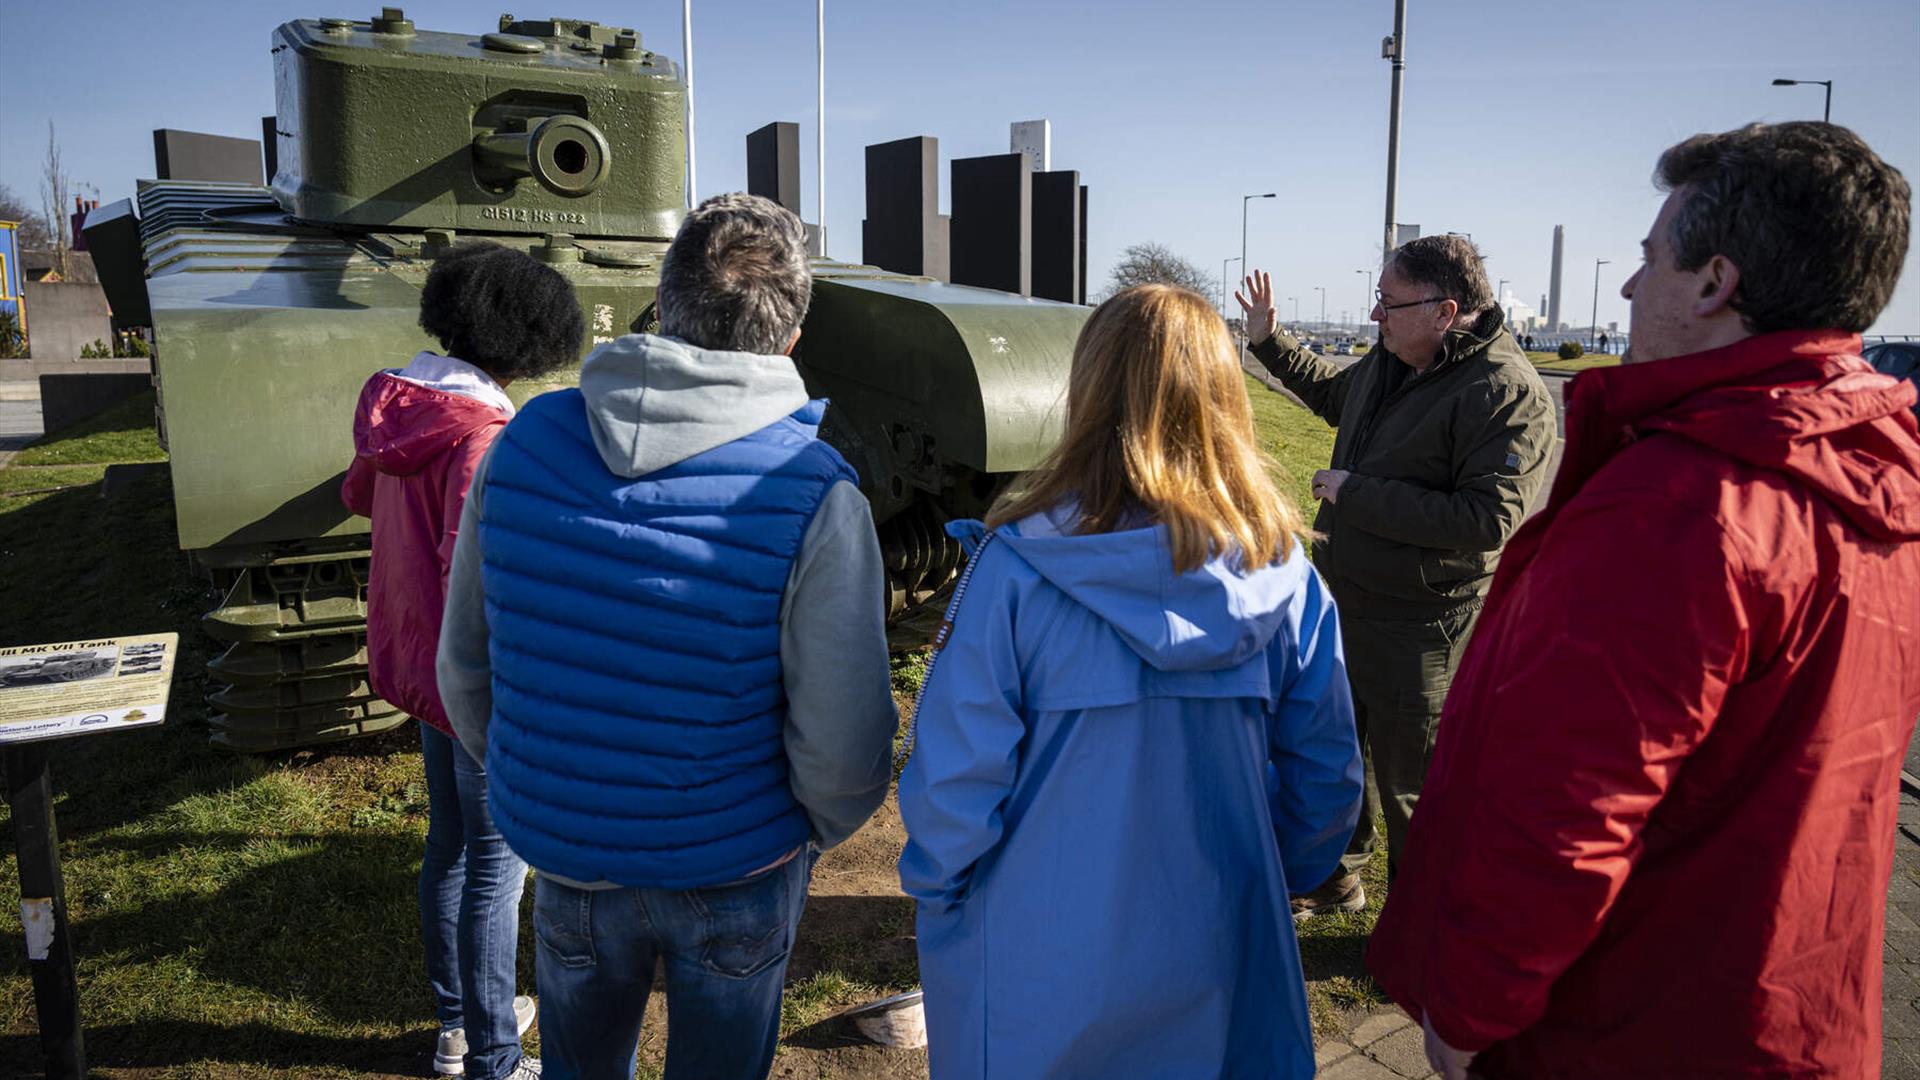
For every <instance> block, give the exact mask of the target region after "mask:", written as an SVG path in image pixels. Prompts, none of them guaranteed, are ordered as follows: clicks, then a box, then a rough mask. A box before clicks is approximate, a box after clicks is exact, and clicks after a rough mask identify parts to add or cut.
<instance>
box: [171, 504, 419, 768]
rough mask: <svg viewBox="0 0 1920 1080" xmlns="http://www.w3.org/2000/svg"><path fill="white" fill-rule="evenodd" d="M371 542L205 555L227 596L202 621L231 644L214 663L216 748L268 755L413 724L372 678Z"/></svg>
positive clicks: (211, 717)
mask: <svg viewBox="0 0 1920 1080" xmlns="http://www.w3.org/2000/svg"><path fill="white" fill-rule="evenodd" d="M368 556H369V551H368V547H367V538H366V537H355V538H352V539H351V540H348V541H345V542H343V541H339V540H335V541H329V542H325V543H324V544H322V543H318V542H316V543H314V544H296V545H291V546H287V547H277V548H275V549H273V550H272V551H264V552H263V551H253V552H246V553H238V554H235V553H221V554H220V555H217V556H216V555H213V554H212V553H205V552H203V553H202V554H201V561H202V562H203V563H205V564H207V567H208V571H209V573H210V574H211V576H212V578H213V583H214V587H215V590H216V591H217V592H218V593H219V594H220V596H221V600H220V603H219V605H218V606H216V607H214V608H213V610H211V611H208V612H207V613H206V614H205V615H203V616H201V619H200V627H201V629H202V630H203V631H204V632H205V633H206V635H207V636H208V637H211V638H213V639H214V640H216V641H220V642H223V643H225V644H226V646H227V648H226V651H225V652H222V653H221V654H220V655H219V656H216V657H214V658H213V659H212V660H210V661H209V662H208V663H207V673H208V675H209V681H208V684H207V686H208V692H207V710H208V718H207V724H208V726H209V727H210V728H211V729H212V741H213V744H214V745H215V746H218V747H220V748H222V749H225V750H234V751H238V752H241V753H265V752H269V751H275V750H290V749H293V748H296V747H302V746H314V745H318V744H322V743H329V742H336V741H338V740H341V739H352V738H357V737H359V736H362V735H374V734H378V733H380V732H382V731H388V730H391V729H393V728H396V727H398V726H400V725H401V724H404V723H406V721H407V715H406V714H405V713H403V712H401V711H400V710H399V709H398V708H396V707H395V706H393V705H390V704H388V703H387V702H385V701H382V700H381V699H380V698H379V697H378V696H377V695H375V694H374V692H373V687H372V685H371V684H370V683H369V682H368V676H367V568H368V565H369V563H368Z"/></svg>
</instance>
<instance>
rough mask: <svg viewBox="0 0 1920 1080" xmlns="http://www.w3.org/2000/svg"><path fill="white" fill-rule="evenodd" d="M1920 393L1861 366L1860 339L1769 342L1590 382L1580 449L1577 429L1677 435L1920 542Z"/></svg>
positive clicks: (1602, 375) (1579, 392) (1810, 336)
mask: <svg viewBox="0 0 1920 1080" xmlns="http://www.w3.org/2000/svg"><path fill="white" fill-rule="evenodd" d="M1589 376H1597V377H1592V378H1590V377H1589ZM1914 393H1915V392H1914V388H1913V386H1912V385H1911V384H1909V383H1906V382H1904V381H1902V380H1898V379H1894V378H1892V377H1890V376H1887V375H1882V374H1880V373H1878V372H1876V371H1874V370H1873V368H1872V367H1871V366H1869V365H1868V364H1867V362H1866V361H1864V360H1862V359H1860V337H1859V335H1857V334H1848V333H1844V332H1842V331H1837V330H1824V331H1782V332H1779V333H1773V334H1761V335H1758V336H1755V337H1751V338H1747V339H1746V340H1744V341H1739V342H1736V343H1734V344H1732V345H1729V346H1726V347H1724V348H1720V349H1713V350H1709V351H1707V352H1703V353H1695V354H1693V355H1691V356H1683V357H1674V358H1672V359H1668V360H1657V361H1653V362H1650V363H1646V364H1636V365H1631V366H1625V367H1620V368H1612V369H1595V370H1593V371H1589V372H1585V373H1582V374H1581V375H1580V376H1579V379H1578V380H1577V381H1576V383H1575V385H1574V387H1573V392H1572V395H1571V397H1570V400H1571V401H1572V406H1571V407H1570V408H1569V410H1568V412H1569V417H1568V425H1567V427H1568V435H1569V442H1568V445H1569V446H1571V445H1572V436H1573V434H1574V432H1575V424H1576V422H1578V423H1579V424H1580V429H1581V431H1582V432H1587V431H1592V433H1593V434H1594V435H1596V436H1599V438H1600V439H1601V440H1602V441H1604V440H1605V438H1606V435H1605V433H1606V432H1608V431H1615V432H1618V431H1624V430H1626V429H1632V430H1636V431H1664V432H1669V433H1672V434H1675V435H1679V436H1682V437H1683V438H1687V439H1691V440H1693V441H1694V442H1697V443H1700V444H1701V445H1703V446H1707V447H1710V448H1712V449H1714V450H1717V451H1719V452H1721V453H1724V454H1726V455H1728V456H1729V457H1733V458H1735V459H1738V460H1740V461H1744V462H1746V463H1748V464H1750V465H1753V466H1755V467H1757V468H1762V469H1769V470H1771V471H1774V472H1779V473H1785V474H1787V475H1788V476H1791V477H1793V478H1794V479H1795V480H1797V481H1799V482H1800V483H1803V484H1805V485H1806V486H1808V487H1810V488H1812V489H1814V490H1815V491H1818V492H1819V493H1820V494H1821V495H1822V496H1823V497H1825V498H1826V499H1827V500H1828V501H1829V502H1831V503H1832V504H1833V505H1834V506H1835V507H1836V508H1837V509H1838V510H1839V511H1840V513H1841V514H1842V515H1844V516H1845V517H1846V518H1847V519H1848V520H1849V521H1851V522H1852V523H1853V524H1854V525H1855V526H1856V527H1858V528H1859V529H1860V530H1861V531H1862V532H1864V533H1866V534H1867V535H1869V536H1872V537H1873V538H1875V539H1877V540H1885V541H1896V540H1913V539H1920V435H1917V434H1916V427H1915V421H1914V416H1913V413H1912V411H1911V410H1912V407H1913V403H1914ZM1575 410H1579V414H1580V417H1579V419H1578V420H1577V421H1576V413H1575Z"/></svg>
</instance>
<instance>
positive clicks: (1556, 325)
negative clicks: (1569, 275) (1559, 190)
mask: <svg viewBox="0 0 1920 1080" xmlns="http://www.w3.org/2000/svg"><path fill="white" fill-rule="evenodd" d="M1566 253H1567V227H1566V226H1565V225H1555V226H1554V227H1553V277H1552V278H1551V279H1550V280H1551V281H1552V284H1551V285H1550V286H1549V287H1548V290H1547V326H1548V328H1549V329H1552V330H1554V331H1556V332H1557V331H1558V330H1559V329H1560V264H1561V262H1562V261H1563V260H1564V259H1565V257H1566Z"/></svg>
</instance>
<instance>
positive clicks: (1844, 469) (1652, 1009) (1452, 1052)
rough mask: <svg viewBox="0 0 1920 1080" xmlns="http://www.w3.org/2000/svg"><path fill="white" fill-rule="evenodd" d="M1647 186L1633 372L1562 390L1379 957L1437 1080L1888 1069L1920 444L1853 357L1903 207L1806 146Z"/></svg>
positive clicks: (1884, 188) (1585, 378)
mask: <svg viewBox="0 0 1920 1080" xmlns="http://www.w3.org/2000/svg"><path fill="white" fill-rule="evenodd" d="M1657 176H1658V180H1659V183H1660V185H1661V186H1662V187H1663V188H1664V189H1666V190H1668V191H1670V192H1671V195H1670V196H1669V197H1668V199H1667V201H1666V204H1665V206H1663V207H1662V208H1661V210H1660V214H1659V217H1658V218H1657V219H1656V220H1655V221H1654V223H1653V228H1652V230H1651V231H1650V232H1649V234H1648V236H1647V238H1646V240H1645V243H1644V246H1645V264H1644V265H1643V266H1642V267H1641V268H1640V270H1639V271H1638V272H1637V273H1635V274H1634V276H1633V277H1632V278H1631V279H1630V280H1629V281H1628V282H1627V284H1626V286H1625V287H1624V288H1623V289H1622V290H1621V293H1622V295H1624V296H1625V297H1627V298H1628V299H1629V300H1631V301H1632V305H1633V312H1632V314H1633V336H1632V340H1631V343H1630V347H1629V350H1628V355H1627V360H1626V366H1623V367H1619V368H1612V369H1599V370H1594V371H1589V372H1587V373H1585V374H1583V375H1581V376H1580V377H1579V378H1578V379H1576V380H1575V381H1574V383H1573V385H1572V387H1571V389H1570V393H1569V395H1568V398H1569V408H1568V415H1567V446H1566V453H1565V458H1564V461H1563V464H1562V466H1561V469H1560V474H1559V476H1558V478H1557V480H1556V481H1555V483H1554V486H1553V491H1552V494H1551V496H1550V498H1549V500H1548V504H1547V507H1546V509H1545V511H1544V512H1543V513H1542V514H1541V515H1540V516H1539V517H1537V518H1535V519H1534V520H1533V521H1531V522H1529V523H1527V525H1526V526H1524V527H1523V528H1522V529H1521V530H1520V532H1519V533H1518V534H1516V535H1515V537H1514V539H1513V541H1512V542H1511V543H1510V544H1509V545H1508V547H1507V554H1506V558H1505V560H1504V561H1503V562H1502V563H1501V566H1500V569H1499V572H1498V574H1497V575H1496V577H1495V579H1494V584H1493V588H1492V591H1491V593H1490V594H1489V596H1488V599H1487V606H1486V610H1485V612H1484V614H1483V615H1482V616H1481V619H1480V627H1479V630H1478V631H1477V632H1476V633H1475V635H1474V638H1473V642H1472V644H1471V645H1470V646H1469V648H1468V651H1467V654H1466V657H1465V658H1464V660H1463V662H1462V665H1461V668H1460V672H1459V675H1458V676H1457V677H1456V679H1455V680H1454V683H1453V687H1452V690H1451V692H1450V695H1449V698H1448V701H1447V703H1446V709H1445V713H1444V717H1445V719H1444V720H1443V721H1442V723H1441V725H1440V738H1439V743H1438V745H1437V746H1436V747H1435V750H1434V757H1433V761H1432V764H1431V766H1430V768H1429V771H1428V773H1427V779H1426V788H1425V792H1424V795H1423V798H1422V800H1421V802H1420V808H1419V811H1418V812H1417V813H1416V814H1415V816H1414V818H1413V822H1412V827H1411V831H1410V834H1409V840H1408V852H1407V855H1406V856H1405V857H1404V858H1403V860H1402V862H1401V865H1400V874H1399V877H1398V878H1397V879H1396V880H1395V882H1394V885H1393V891H1392V895H1391V896H1389V898H1388V900H1387V906H1386V910H1385V911H1384V912H1383V913H1382V915H1381V917H1380V922H1379V925H1378V927H1377V929H1376V930H1375V931H1374V934H1373V940H1372V943H1371V945H1370V947H1369V949H1368V951H1367V965H1368V967H1369V968H1370V969H1371V970H1372V971H1373V973H1374V977H1375V978H1376V980H1377V981H1378V982H1379V984H1380V986H1381V987H1382V989H1384V990H1385V991H1386V992H1387V994H1388V995H1390V996H1391V997H1392V998H1393V999H1394V1000H1395V1001H1397V1002H1399V1003H1400V1004H1401V1005H1402V1006H1403V1007H1405V1008H1406V1010H1407V1011H1408V1012H1409V1013H1410V1014H1411V1015H1412V1016H1414V1017H1415V1018H1416V1019H1419V1020H1422V1021H1423V1022H1424V1024H1425V1025H1426V1029H1427V1050H1428V1056H1429V1057H1430V1058H1431V1059H1432V1061H1433V1064H1434V1066H1435V1068H1437V1069H1439V1070H1440V1071H1441V1072H1442V1073H1443V1074H1444V1075H1446V1076H1448V1077H1449V1078H1453V1077H1464V1076H1466V1075H1467V1070H1468V1068H1469V1066H1470V1067H1471V1069H1472V1071H1473V1073H1474V1074H1476V1075H1478V1076H1483V1077H1488V1078H1497V1077H1518V1076H1526V1077H1540V1076H1551V1077H1626V1076H1631V1077H1639V1078H1646V1077H1689V1078H1692V1077H1717V1076H1743V1077H1745V1076H1846V1077H1859V1076H1872V1075H1875V1074H1876V1073H1877V1072H1878V1069H1879V1063H1880V994H1881V987H1880V971H1881V939H1882V936H1883V929H1884V927H1883V923H1884V919H1885V914H1884V905H1885V898H1886V892H1887V878H1888V874H1889V873H1890V871H1891V868H1892V861H1893V842H1894V829H1895V818H1896V807H1897V802H1898V795H1899V772H1900V760H1901V756H1902V754H1903V753H1904V751H1905V748H1906V745H1907V740H1908V737H1909V736H1910V734H1911V733H1912V730H1913V725H1914V718H1915V715H1916V714H1917V713H1920V544H1914V543H1911V541H1913V540H1914V539H1916V538H1920V436H1917V435H1916V429H1915V422H1914V417H1913V414H1912V413H1911V412H1910V411H1909V408H1910V406H1911V405H1912V403H1913V401H1914V390H1913V388H1912V387H1911V386H1910V385H1908V384H1905V383H1901V382H1896V381H1895V380H1893V379H1891V378H1888V377H1886V376H1882V375H1878V374H1875V373H1874V372H1873V371H1872V369H1871V368H1869V367H1868V366H1867V365H1866V364H1865V363H1864V362H1863V361H1861V360H1860V359H1859V352H1860V346H1861V342H1860V337H1859V333H1860V331H1862V330H1864V329H1866V328H1867V326H1868V325H1870V324H1871V323H1872V322H1873V320H1874V318H1875V317H1876V316H1877V315H1878V314H1879V312H1880V310H1881V309H1882V308H1883V307H1884V306H1885V305H1886V302H1887V299H1888V297H1890V296H1891V295H1892V293H1893V287H1894V282H1895V280H1896V279H1897V278H1898V276H1899V271H1900V266H1901V263H1902V261H1903V259H1904V258H1905V256H1906V251H1907V232H1908V221H1909V215H1910V212H1911V210H1910V192H1909V189H1908V185H1907V182H1906V180H1905V179H1904V178H1902V177H1901V175H1900V173H1899V172H1898V171H1896V170H1894V169H1893V168H1891V167H1889V166H1888V165H1886V164H1885V163H1884V162H1882V161H1881V160H1880V159H1879V158H1878V157H1876V156H1875V155H1874V153H1873V152H1872V151H1871V150H1870V149H1868V147H1867V146H1866V144H1865V143H1863V142H1862V141H1861V140H1860V139H1859V138H1858V137H1857V136H1855V135H1854V134H1853V133H1851V132H1849V131H1847V130H1846V129H1844V128H1839V127H1834V126H1832V125H1828V124H1817V123H1795V124H1780V125H1774V126H1763V125H1753V126H1750V127H1747V128H1744V129H1741V130H1738V131H1731V132H1727V133H1725V134H1720V135H1699V136H1695V137H1694V138H1691V139H1688V140H1687V141H1685V142H1683V143H1681V144H1679V145H1678V146H1675V147H1673V148H1672V149H1670V150H1668V151H1667V152H1666V154H1664V155H1663V156H1662V157H1661V159H1660V165H1659V168H1658V171H1657Z"/></svg>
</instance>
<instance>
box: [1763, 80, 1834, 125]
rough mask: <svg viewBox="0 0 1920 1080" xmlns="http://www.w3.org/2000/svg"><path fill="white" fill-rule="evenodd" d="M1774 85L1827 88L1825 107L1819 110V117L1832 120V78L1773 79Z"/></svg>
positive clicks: (1826, 120) (1827, 120) (1830, 121)
mask: <svg viewBox="0 0 1920 1080" xmlns="http://www.w3.org/2000/svg"><path fill="white" fill-rule="evenodd" d="M1773 85H1775V86H1824V87H1826V90H1827V104H1826V107H1825V108H1823V109H1821V110H1820V119H1821V120H1823V121H1825V122H1827V123H1829V124H1830V123H1832V122H1833V80H1832V79H1775V80H1773Z"/></svg>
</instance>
